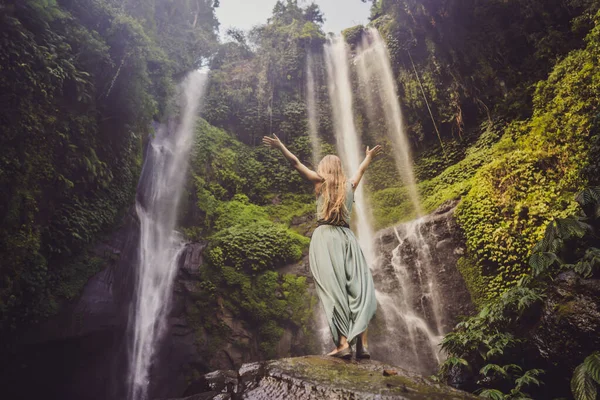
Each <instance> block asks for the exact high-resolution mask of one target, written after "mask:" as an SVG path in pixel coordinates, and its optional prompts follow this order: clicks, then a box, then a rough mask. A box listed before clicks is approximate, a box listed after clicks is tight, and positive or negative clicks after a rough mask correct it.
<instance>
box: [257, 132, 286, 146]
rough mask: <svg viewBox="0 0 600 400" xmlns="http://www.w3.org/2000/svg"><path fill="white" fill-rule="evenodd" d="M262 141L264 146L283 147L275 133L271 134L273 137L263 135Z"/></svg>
mask: <svg viewBox="0 0 600 400" xmlns="http://www.w3.org/2000/svg"><path fill="white" fill-rule="evenodd" d="M262 142H263V143H264V145H265V146H269V147H272V148H274V149H281V148H282V147H283V144H282V143H281V140H279V138H278V137H277V135H275V134H273V137H269V136H263V139H262Z"/></svg>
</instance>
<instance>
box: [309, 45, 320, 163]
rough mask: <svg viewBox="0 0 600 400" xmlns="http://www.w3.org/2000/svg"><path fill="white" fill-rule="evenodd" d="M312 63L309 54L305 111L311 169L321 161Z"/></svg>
mask: <svg viewBox="0 0 600 400" xmlns="http://www.w3.org/2000/svg"><path fill="white" fill-rule="evenodd" d="M314 68H315V66H314V63H313V59H312V56H311V55H310V54H309V55H308V57H307V59H306V111H307V114H308V134H309V136H310V143H311V145H312V162H313V168H317V164H318V163H319V160H320V159H321V146H319V132H318V131H319V124H318V116H317V92H316V90H315V77H314Z"/></svg>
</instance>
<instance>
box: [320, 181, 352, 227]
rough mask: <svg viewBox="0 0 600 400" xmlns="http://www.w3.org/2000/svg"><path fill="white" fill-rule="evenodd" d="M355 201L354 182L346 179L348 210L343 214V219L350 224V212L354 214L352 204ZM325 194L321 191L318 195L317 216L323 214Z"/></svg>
mask: <svg viewBox="0 0 600 400" xmlns="http://www.w3.org/2000/svg"><path fill="white" fill-rule="evenodd" d="M353 203H354V190H353V189H352V183H351V182H350V181H346V201H345V205H346V210H347V213H345V215H343V217H342V219H343V220H344V222H346V223H347V224H350V214H352V204H353ZM323 204H324V200H323V195H322V193H319V195H318V197H317V216H319V215H323Z"/></svg>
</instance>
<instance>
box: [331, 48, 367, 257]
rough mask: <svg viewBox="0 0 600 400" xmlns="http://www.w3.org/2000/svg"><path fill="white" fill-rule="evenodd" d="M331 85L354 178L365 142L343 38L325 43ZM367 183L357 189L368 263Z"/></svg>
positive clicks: (342, 149)
mask: <svg viewBox="0 0 600 400" xmlns="http://www.w3.org/2000/svg"><path fill="white" fill-rule="evenodd" d="M325 57H326V65H327V77H328V79H327V87H328V89H329V98H330V101H331V105H332V110H333V122H334V134H335V139H336V142H337V150H338V153H339V154H340V158H341V159H342V164H343V165H344V167H345V173H346V177H348V178H351V177H352V175H351V174H354V173H355V172H356V171H357V170H358V167H359V165H360V163H361V161H362V158H361V155H363V154H364V153H363V151H361V150H362V144H361V140H360V137H359V135H358V133H357V132H356V127H355V126H354V112H353V108H352V102H353V99H352V86H351V83H350V69H349V66H348V46H347V45H346V43H345V42H344V40H343V39H342V38H340V37H334V38H330V39H329V40H328V42H327V44H326V45H325ZM364 186H365V185H364V184H362V185H359V186H358V188H357V189H356V191H355V194H354V198H355V203H356V207H355V210H356V229H357V234H358V241H359V243H360V246H361V248H362V250H363V252H364V254H365V257H366V259H367V262H368V263H369V264H371V263H372V262H373V260H374V258H375V257H374V254H373V228H372V226H371V223H370V216H369V214H368V208H367V204H366V201H365V196H364Z"/></svg>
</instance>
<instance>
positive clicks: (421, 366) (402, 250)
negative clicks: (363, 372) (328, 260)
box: [371, 218, 443, 373]
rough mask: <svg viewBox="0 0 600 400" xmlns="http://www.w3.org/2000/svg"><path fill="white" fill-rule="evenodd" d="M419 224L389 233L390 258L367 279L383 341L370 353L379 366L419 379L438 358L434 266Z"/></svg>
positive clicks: (438, 306) (438, 317)
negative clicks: (372, 284)
mask: <svg viewBox="0 0 600 400" xmlns="http://www.w3.org/2000/svg"><path fill="white" fill-rule="evenodd" d="M424 221H425V219H424V218H420V219H417V220H414V221H411V222H408V223H405V224H401V225H399V226H396V227H394V228H392V229H393V231H394V236H395V238H396V241H397V242H398V245H397V246H396V247H395V248H394V249H393V251H392V252H391V258H381V259H380V260H378V261H379V262H378V263H377V265H376V267H375V268H374V271H373V275H374V279H375V285H376V287H377V289H378V293H377V300H378V302H379V305H380V307H381V311H382V314H383V316H384V321H383V324H382V325H384V331H385V335H383V337H384V338H385V340H384V341H381V340H374V341H372V343H371V345H372V347H373V352H374V354H376V355H377V356H378V357H381V359H383V360H385V361H392V360H393V361H394V362H395V363H396V364H400V365H401V366H404V367H407V368H410V369H413V370H417V371H419V372H422V373H432V372H434V371H435V368H436V367H437V365H438V364H439V363H440V361H441V360H442V358H443V355H442V354H441V353H440V349H439V346H438V345H439V343H440V340H441V338H442V336H443V325H442V310H441V299H440V296H439V288H438V284H437V282H436V274H435V264H434V261H433V256H432V252H431V248H430V245H429V242H431V241H435V240H436V238H435V237H427V235H425V234H424V232H423V231H424V229H425V228H424V227H425V224H424Z"/></svg>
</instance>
